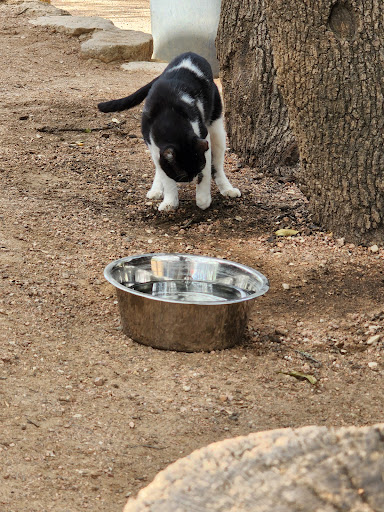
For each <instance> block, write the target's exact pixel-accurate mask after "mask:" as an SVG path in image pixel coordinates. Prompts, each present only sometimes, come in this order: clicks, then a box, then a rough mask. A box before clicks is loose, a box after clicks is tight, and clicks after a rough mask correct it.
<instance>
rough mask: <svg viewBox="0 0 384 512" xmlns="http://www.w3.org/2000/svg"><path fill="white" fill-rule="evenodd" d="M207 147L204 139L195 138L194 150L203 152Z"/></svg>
mask: <svg viewBox="0 0 384 512" xmlns="http://www.w3.org/2000/svg"><path fill="white" fill-rule="evenodd" d="M208 149H209V144H208V141H207V140H205V139H197V141H196V151H197V152H198V153H205V152H206V151H208Z"/></svg>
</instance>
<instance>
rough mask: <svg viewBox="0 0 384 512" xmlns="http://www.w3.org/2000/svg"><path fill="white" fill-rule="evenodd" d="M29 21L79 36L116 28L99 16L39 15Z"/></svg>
mask: <svg viewBox="0 0 384 512" xmlns="http://www.w3.org/2000/svg"><path fill="white" fill-rule="evenodd" d="M29 23H32V24H33V25H38V26H41V27H49V28H51V29H53V30H54V31H55V32H64V33H65V34H69V35H71V36H80V35H82V34H87V33H89V32H94V31H95V30H118V29H117V28H116V27H115V25H114V24H113V23H112V21H109V20H106V19H104V18H100V17H99V16H41V17H39V18H36V19H34V20H29Z"/></svg>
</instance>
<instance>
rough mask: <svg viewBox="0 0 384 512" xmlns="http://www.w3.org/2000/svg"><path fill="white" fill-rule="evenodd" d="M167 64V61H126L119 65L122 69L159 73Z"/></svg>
mask: <svg viewBox="0 0 384 512" xmlns="http://www.w3.org/2000/svg"><path fill="white" fill-rule="evenodd" d="M167 66H168V63H167V62H145V61H144V62H143V61H139V62H126V63H124V64H122V65H121V68H122V69H124V71H132V72H135V71H139V72H144V73H155V74H156V73H157V74H159V75H160V74H161V73H162V72H163V71H164V69H165V68H166V67H167Z"/></svg>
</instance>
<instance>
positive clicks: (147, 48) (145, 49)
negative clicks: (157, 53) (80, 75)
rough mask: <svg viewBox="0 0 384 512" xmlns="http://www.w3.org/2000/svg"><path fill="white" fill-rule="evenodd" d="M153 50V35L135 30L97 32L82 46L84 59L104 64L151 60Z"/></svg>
mask: <svg viewBox="0 0 384 512" xmlns="http://www.w3.org/2000/svg"><path fill="white" fill-rule="evenodd" d="M152 50H153V41H152V36H151V34H146V33H145V32H137V31H135V30H119V29H115V30H108V31H106V30H105V31H104V30H103V31H101V32H95V33H94V34H93V36H92V37H91V39H88V41H85V42H84V43H82V45H81V55H82V56H83V57H84V58H94V59H99V60H101V61H103V62H112V61H122V60H124V61H138V60H139V61H142V60H150V59H151V56H152Z"/></svg>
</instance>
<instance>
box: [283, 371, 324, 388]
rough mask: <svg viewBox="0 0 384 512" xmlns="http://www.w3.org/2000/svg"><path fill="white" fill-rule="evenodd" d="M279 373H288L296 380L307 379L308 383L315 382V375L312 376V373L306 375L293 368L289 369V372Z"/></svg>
mask: <svg viewBox="0 0 384 512" xmlns="http://www.w3.org/2000/svg"><path fill="white" fill-rule="evenodd" d="M279 373H282V374H284V375H289V376H290V377H295V379H298V380H307V381H308V382H309V383H310V384H313V385H315V384H317V379H316V377H314V376H313V375H308V374H307V373H301V372H297V371H295V370H291V371H289V372H279Z"/></svg>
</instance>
